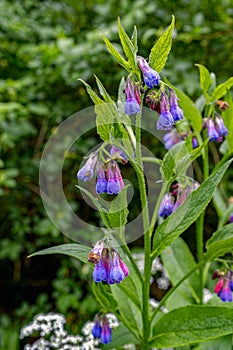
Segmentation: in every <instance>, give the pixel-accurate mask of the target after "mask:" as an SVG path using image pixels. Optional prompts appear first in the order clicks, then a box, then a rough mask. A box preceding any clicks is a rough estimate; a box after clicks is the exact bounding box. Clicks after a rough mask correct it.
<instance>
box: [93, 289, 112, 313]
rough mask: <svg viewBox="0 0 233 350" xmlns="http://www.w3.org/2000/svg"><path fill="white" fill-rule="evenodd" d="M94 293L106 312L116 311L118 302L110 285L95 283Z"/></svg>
mask: <svg viewBox="0 0 233 350" xmlns="http://www.w3.org/2000/svg"><path fill="white" fill-rule="evenodd" d="M92 290H93V293H94V295H95V297H96V299H97V301H98V302H99V303H100V305H101V306H102V308H103V309H104V311H111V312H112V311H114V310H116V309H117V302H116V300H115V299H114V297H113V295H112V293H111V290H110V287H109V286H108V285H104V284H103V283H101V282H100V283H95V282H93V284H92Z"/></svg>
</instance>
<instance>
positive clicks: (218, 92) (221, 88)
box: [212, 77, 233, 101]
mask: <svg viewBox="0 0 233 350" xmlns="http://www.w3.org/2000/svg"><path fill="white" fill-rule="evenodd" d="M232 86H233V77H230V78H229V79H228V80H227V81H225V82H224V83H222V84H220V85H218V86H217V87H216V89H215V90H214V92H213V95H212V101H215V100H218V99H219V98H221V97H223V96H224V95H226V93H227V91H228V90H230V88H231V87H232Z"/></svg>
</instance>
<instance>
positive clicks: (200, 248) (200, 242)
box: [196, 144, 209, 304]
mask: <svg viewBox="0 0 233 350" xmlns="http://www.w3.org/2000/svg"><path fill="white" fill-rule="evenodd" d="M202 160H203V180H204V181H205V180H206V179H207V178H208V176H209V157H208V144H207V145H206V146H205V148H204V154H202ZM204 218H205V210H204V211H203V212H202V213H201V215H200V216H199V218H198V219H197V221H196V245H197V261H198V263H200V262H201V261H202V260H203V252H204ZM203 282H204V271H203V266H200V269H199V299H200V304H202V300H203V287H204V286H203Z"/></svg>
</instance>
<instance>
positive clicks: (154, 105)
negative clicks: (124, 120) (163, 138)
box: [124, 56, 183, 130]
mask: <svg viewBox="0 0 233 350" xmlns="http://www.w3.org/2000/svg"><path fill="white" fill-rule="evenodd" d="M137 64H138V67H139V68H140V70H141V73H142V79H143V82H144V84H145V86H146V87H147V88H149V89H154V88H157V87H158V86H159V85H161V88H159V89H158V91H157V90H152V91H149V93H148V94H147V96H146V102H147V104H148V105H149V107H150V109H152V110H155V111H157V112H158V113H159V119H158V122H157V129H158V130H171V128H172V127H173V126H174V124H175V122H176V121H179V120H181V119H183V111H182V109H181V108H180V107H179V106H178V102H177V100H178V99H177V96H176V93H175V91H174V90H173V89H171V88H170V87H169V89H168V90H169V92H168V95H167V94H166V93H165V85H166V84H164V83H161V84H160V76H159V73H158V72H156V71H155V70H154V69H152V68H151V67H150V66H149V64H148V63H147V61H146V60H145V58H143V57H141V56H137ZM141 83H142V82H141V81H139V82H134V81H132V80H131V78H128V79H127V80H126V84H125V90H124V91H125V95H126V101H125V113H126V114H129V115H130V114H136V113H140V110H141V107H140V104H141V95H142V93H144V90H142V89H141V88H140V84H141ZM166 86H167V85H166Z"/></svg>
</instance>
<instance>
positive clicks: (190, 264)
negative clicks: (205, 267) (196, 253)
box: [161, 237, 199, 307]
mask: <svg viewBox="0 0 233 350" xmlns="http://www.w3.org/2000/svg"><path fill="white" fill-rule="evenodd" d="M161 257H162V261H163V264H164V266H165V268H166V270H167V272H168V275H169V278H170V280H171V282H172V285H173V286H174V285H176V284H177V283H178V282H179V281H180V280H181V278H182V277H184V276H185V275H186V274H187V273H188V272H189V271H190V270H191V269H193V268H194V267H195V265H196V262H195V260H194V258H193V255H192V253H191V252H190V250H189V248H188V246H187V244H186V243H185V242H184V241H183V240H182V239H181V238H180V237H178V238H177V239H176V240H175V241H174V242H173V243H172V245H171V246H170V247H167V248H166V249H165V250H164V251H163V253H162V255H161ZM184 262H185V263H184ZM198 275H199V272H198V271H196V272H195V273H193V274H192V275H191V276H190V277H189V278H187V280H186V281H184V283H182V285H181V286H180V287H179V288H178V290H177V291H179V293H180V294H181V295H184V297H185V299H186V297H187V296H189V297H190V298H191V300H192V298H193V299H194V300H195V301H196V302H198V301H199V300H198V296H197V294H196V292H195V290H198V283H199V279H198ZM176 307H177V306H176Z"/></svg>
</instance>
